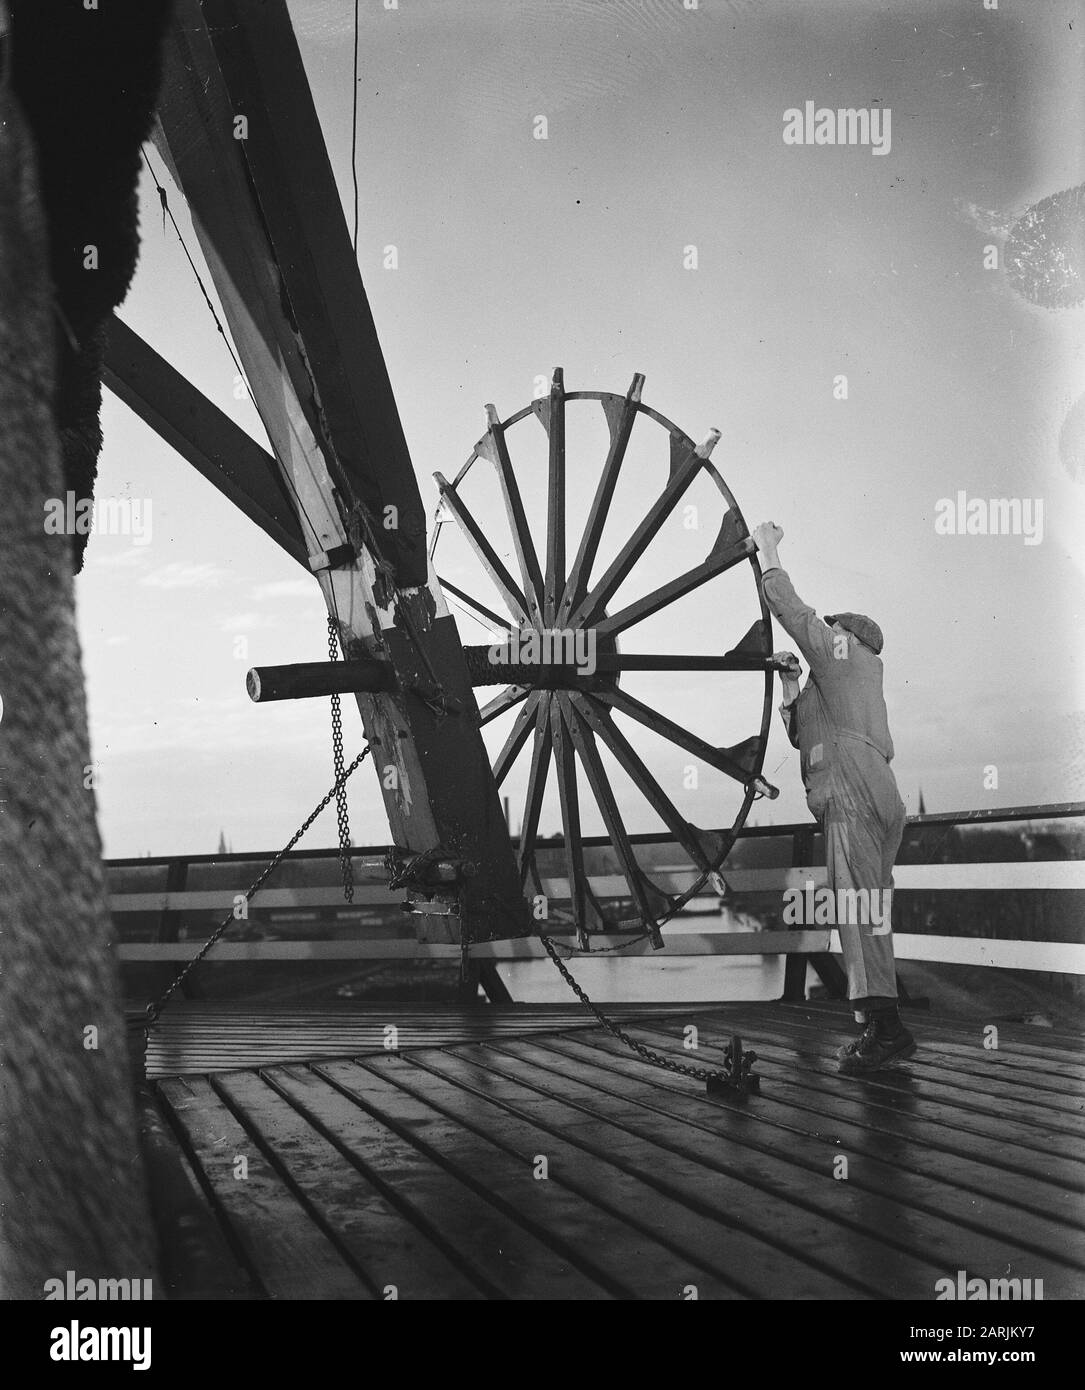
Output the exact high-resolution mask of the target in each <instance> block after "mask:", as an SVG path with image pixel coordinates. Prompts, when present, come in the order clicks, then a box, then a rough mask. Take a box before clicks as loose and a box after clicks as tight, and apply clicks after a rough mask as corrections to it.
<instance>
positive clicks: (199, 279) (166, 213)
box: [139, 145, 252, 399]
mask: <svg viewBox="0 0 1085 1390" xmlns="http://www.w3.org/2000/svg"><path fill="white" fill-rule="evenodd" d="M139 152H140V156H141V157H142V159H143V162H144V164H145V165H146V166H147V172H148V174H150V176H151V178H152V180H153V181H154V186H155V188H156V189H157V191H158V201H159V202H160V203H161V204H162V221H163V225H165V220H166V218H167V217H168V218H169V220H170V221H171V222H172V223H173V230H174V231H175V232H176V233H177V240H178V241H179V242H180V243H181V250H182V251H183V252H184V253H185V259H186V260H187V261H188V264H189V266H190V267H191V270H192V273H193V275H195V277H196V283H197V285H199V287H200V293H201V294H202V295H203V297H204V302H205V303H206V305H207V307H208V308H209V309H210V310H211V317H212V318H213V319H214V320H215V327H216V328H217V329H218V331H219V332H220V333H221V334H222V341H223V342H224V343H225V344H226V351H227V352H228V353H229V354H230V359H231V361H232V362H233V364H234V366H235V368H236V369H237V374H238V376H239V377H240V378H241V380H242V381H243V382H244V384H245V390H246V391H248V393H249V397H250V399H251V398H252V387H251V386H250V385H249V381H248V377H246V375H245V373H244V370H243V369H242V366H241V363H240V362H239V361H238V360H237V353H236V352H234V346H233V344H232V343H231V342H230V339H229V338H228V337H227V335H226V329H225V328H223V326H222V320H221V319H220V318H219V316H218V311H217V310H216V308H215V306H214V303H213V302H212V300H211V296H210V295H209V294H208V293H207V286H206V285H205V284H204V282H203V276H202V275H201V274H200V272H199V270H198V269H197V268H196V262H195V261H194V260H193V259H192V256H191V255H190V253H189V249H188V246H187V245H186V244H185V239H184V237H183V236H182V235H181V229H180V227H179V226H178V225H177V219H176V217H174V215H173V209H172V208H171V207H170V204H169V199H168V198H167V196H166V190H165V189H164V188H163V187H162V185H161V183H159V181H158V176H157V174H156V173H155V171H154V170H153V169H152V168H151V161H150V160H149V159H148V158H147V150H146V147H145V146H143V145H140V147H139Z"/></svg>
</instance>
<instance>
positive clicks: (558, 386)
mask: <svg viewBox="0 0 1085 1390" xmlns="http://www.w3.org/2000/svg"><path fill="white" fill-rule="evenodd" d="M539 418H540V419H541V420H542V421H543V424H544V426H545V427H546V433H547V435H548V436H549V439H550V458H549V466H548V475H547V486H546V582H545V590H544V598H543V618H544V622H545V623H546V625H547V626H552V625H553V624H554V622H555V620H556V615H557V609H558V601H559V600H560V598H561V596H562V594H563V593H564V591H565V380H564V373H563V372H562V370H561V368H560V367H555V368H554V376H553V380H552V381H551V383H550V397H549V399H548V401H547V402H546V410H545V411H543V412H540V414H539Z"/></svg>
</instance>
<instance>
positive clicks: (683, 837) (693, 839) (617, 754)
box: [572, 694, 716, 873]
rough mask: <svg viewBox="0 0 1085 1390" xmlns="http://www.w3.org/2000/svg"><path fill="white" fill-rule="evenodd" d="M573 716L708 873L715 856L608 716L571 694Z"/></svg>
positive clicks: (694, 860) (687, 851) (700, 866)
mask: <svg viewBox="0 0 1085 1390" xmlns="http://www.w3.org/2000/svg"><path fill="white" fill-rule="evenodd" d="M572 703H573V705H574V707H575V708H576V711H577V713H578V714H579V715H580V716H581V718H582V719H583V720H584V721H585V723H587V724H588V725H589V726H590V728H591V729H592V730H593V731H594V732H595V733H596V734H597V735H598V737H599V738H601V739H602V740H603V742H604V743H605V744H606V746H607V747H608V748H609V749H610V751H611V753H612V754H613V755H614V758H615V760H616V761H617V762H618V764H619V766H621V767H622V768H623V769H624V771H625V773H626V775H627V776H628V777H629V780H630V781H631V782H632V783H633V785H634V786H635V787H636V788H637V790H638V791H639V792H640V794H641V796H643V797H644V799H645V801H647V802H648V804H649V806H651V808H652V810H653V811H654V812H655V813H656V815H657V816H658V817H659V818H660V820H661V821H662V822H663V824H664V825H665V826H666V827H667V829H668V830H669V831H670V832H671V834H672V835H673V836H674V838H675V839H676V840H677V841H678V843H679V844H680V845H681V846H682V848H683V849H684V850H685V852H686V853H687V854H688V855H689V857H690V859H691V860H692V861H693V863H694V864H696V866H697V868H698V869H699V870H700V871H701V872H702V873H707V872H708V871H710V870H711V869H712V868H713V866H714V862H715V858H716V856H712V857H711V858H710V857H709V855H708V853H707V852H706V847H705V844H704V843H703V842H702V838H701V836H702V835H703V833H704V832H699V831H697V830H696V829H695V827H694V826H691V825H690V824H689V822H688V821H687V820H686V819H685V817H684V816H683V815H682V813H681V812H680V811H679V809H678V807H677V806H675V804H674V802H673V801H671V799H670V797H669V796H668V795H667V793H666V792H665V791H664V790H663V788H662V787H661V786H660V785H659V783H658V782H657V781H656V779H655V778H654V777H653V776H652V774H651V773H650V772H649V771H648V769H647V767H645V765H644V762H643V761H642V759H641V757H640V755H639V754H638V753H637V751H636V749H635V748H634V747H633V745H632V744H631V743H630V742H629V740H628V739H627V738H626V736H625V735H624V734H623V733H622V731H621V729H619V728H618V727H617V725H616V724H615V723H614V721H613V720H612V719H611V718H610V716H609V715H608V714H607V713H606V712H605V711H604V710H601V709H600V708H599V707H598V706H597V705H596V704H595V703H594V701H592V700H591V699H590V698H589V697H588V696H586V695H580V694H574V695H573V696H572Z"/></svg>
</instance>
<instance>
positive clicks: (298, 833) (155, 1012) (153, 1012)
mask: <svg viewBox="0 0 1085 1390" xmlns="http://www.w3.org/2000/svg"><path fill="white" fill-rule="evenodd" d="M368 754H369V744H368V743H367V744H366V746H365V747H364V748H363V749H362V751H361V752H360V753H359V754H358V756H357V757H356V758H355V759H354V761H353V762H352V763H351V765H350V766H349V767H348V768H344V770H343V771H342V772H341V773H340V774H339V776H338V777H337V778H336V779H335V784H334V786H333V787H332V788H331V789H330V791H328V793H327V794H326V795H325V797H324V798H323V800H322V801H321V802H320V805H319V806H317V807H315V808H314V809H313V810H312V811H311V812H310V813H309V815H308V816H306V818H305V820H304V821H303V822H302V824H301V825H300V826H299V827H298V828H297V830H295V831H294V833H293V835H291V837H290V839H289V841H288V842H287V844H285V845H284V846H283V847H282V849H281V850H279V852H278V854H276V855H275V857H274V859H272V860H270V861H269V862H268V864H267V865H266V866H265V867H264V870H263V872H262V873H261V874H260V876H259V878H257V880H256V881H255V883H253V885H252V886H251V887H250V888H249V890H248V892H247V893H246V894H245V901H246V902H251V901H252V899H253V898H254V897H255V896H256V894H257V893H258V892H259V891H260V889H261V887H262V886H263V883H264V881H265V879H267V878H268V876H269V875H270V874H271V873H273V872H274V870H275V869H276V868H278V866H279V864H280V862H281V861H282V859H283V858H284V857H285V856H286V855H287V854H289V853H290V851H291V850H292V849H293V848H294V846H295V845H296V844H297V843H298V841H299V840H300V839H301V837H302V836H303V835H304V834H305V832H306V831H307V830H308V829H309V827H310V826H311V825H312V823H313V821H315V820H316V818H317V816H319V815H320V813H321V811H323V809H324V807H325V806H327V804H328V803H329V802H330V801H331V799H332V797H333V796H335V795H337V793H338V792H339V791H340V790H341V788H342V787H343V786H344V785H345V783H346V781H347V778H348V777H350V775H351V773H352V772H354V771H355V769H356V768H358V767H360V766H361V763H362V762H363V760H364V759H365V758H366V757H367V756H368ZM236 920H237V918H236V917H235V916H234V910H233V909H232V908H231V910H230V912H229V914H228V915H227V916H226V917H225V918H224V919H223V921H222V922H221V923H220V924H219V926H218V927H217V928H216V929H215V931H214V932H212V934H211V935H210V936H209V937H208V938H207V940H206V941H205V942H204V943H203V945H202V946H201V947H200V949H199V950H198V951H197V952H196V954H195V955H194V956H193V957H192V959H191V960H190V961H188V962H187V963H186V964H185V966H184V969H183V970H182V971H181V973H180V974H179V975H178V976H177V978H176V979H175V980H174V981H173V983H172V984H171V985H170V986H169V988H168V989H167V990H165V992H164V993H163V994H161V995H160V996H159V997H158V999H156V1000H155V1001H154V1003H153V1004H148V1005H147V1023H146V1027H148V1028H150V1027H151V1025H152V1024H153V1023H155V1022H156V1021H157V1019H158V1016H159V1014H161V1012H162V1010H163V1009H164V1008H165V1007H166V1005H167V1004H168V1003H169V1001H170V999H171V997H172V996H173V994H174V992H175V991H176V990H177V989H178V988H179V987H180V986H181V985H182V984H183V983H184V981H185V977H186V976H187V975H188V974H189V973H190V972H191V971H193V970H195V968H196V966H197V965H199V963H200V961H201V960H203V958H204V956H206V955H207V953H208V951H210V949H211V947H212V946H214V945H215V943H216V942H217V941H218V939H219V937H220V936H221V935H222V933H223V932H224V931H226V929H227V928H228V927H229V926H230V925H231V924H232V923H233V922H235V921H236Z"/></svg>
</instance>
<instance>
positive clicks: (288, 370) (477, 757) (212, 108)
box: [157, 0, 531, 940]
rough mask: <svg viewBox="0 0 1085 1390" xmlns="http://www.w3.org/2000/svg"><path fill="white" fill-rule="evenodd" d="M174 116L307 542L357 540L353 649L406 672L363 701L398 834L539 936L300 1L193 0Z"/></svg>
mask: <svg viewBox="0 0 1085 1390" xmlns="http://www.w3.org/2000/svg"><path fill="white" fill-rule="evenodd" d="M242 117H243V118H244V121H241V119H240V118H242ZM159 122H160V130H159V134H158V137H157V139H158V143H159V148H160V150H161V152H162V153H163V155H164V157H165V158H166V160H167V163H168V164H169V166H170V169H171V171H172V173H173V177H174V180H175V182H176V183H177V184H178V186H179V187H180V188H181V190H182V191H183V193H184V195H185V197H186V198H187V200H188V205H189V211H190V213H191V215H192V222H193V226H194V228H195V230H196V234H197V236H198V238H199V241H200V246H201V249H202V251H203V255H204V259H205V260H206V262H207V266H208V269H209V271H210V273H211V278H212V280H213V282H214V285H215V288H216V290H217V292H218V297H219V301H220V303H221V305H222V308H223V313H224V315H225V318H226V321H227V323H228V325H229V328H230V332H231V336H232V338H233V341H234V345H235V347H236V349H237V353H238V356H239V358H240V360H241V363H242V365H243V367H244V370H245V374H246V377H247V379H248V382H249V385H250V388H251V390H252V393H253V397H254V400H255V402H256V405H257V408H258V410H259V412H260V417H261V420H262V421H263V424H264V428H265V429H266V430H267V434H268V439H269V440H270V442H271V446H272V449H273V450H274V453H275V456H276V459H277V460H278V463H279V467H280V469H281V472H282V476H283V480H284V483H285V486H286V488H287V491H288V493H289V495H290V497H291V499H292V502H293V504H294V506H295V508H296V512H297V516H298V522H299V525H300V527H301V530H302V533H303V535H304V537H305V545H306V553H307V554H308V555H310V556H313V555H317V554H319V553H320V552H325V553H327V554H329V555H330V554H331V553H333V552H335V553H337V555H339V556H342V555H343V553H344V552H343V548H344V547H346V546H350V547H351V549H350V552H349V553H347V555H346V559H345V560H343V559H341V558H340V559H337V561H336V563H335V565H334V566H333V567H328V568H323V569H320V570H319V572H318V574H317V578H318V580H319V582H320V587H321V590H322V592H323V595H324V599H325V603H326V604H327V607H328V611H329V613H330V614H332V616H333V617H334V618H335V619H336V622H337V624H338V627H339V631H340V635H341V638H342V641H343V644H344V648H345V652H344V654H345V655H346V656H347V657H348V658H349V659H366V658H368V659H375V660H381V661H385V662H387V663H389V665H390V666H391V668H392V670H393V671H394V673H395V678H396V690H395V692H390V693H385V694H368V693H359V694H358V695H357V701H358V707H359V710H360V712H361V715H362V722H363V724H364V727H365V732H366V736H367V738H368V740H369V743H370V745H371V747H372V749H373V765H374V769H375V771H376V774H377V777H378V779H379V786H380V789H381V794H382V796H383V798H384V804H385V809H386V812H387V814H388V819H389V824H390V827H391V833H392V838H393V839H394V841H395V843H396V845H398V846H400V847H401V848H402V849H404V850H407V851H410V852H412V853H422V852H425V851H434V852H435V853H437V854H438V855H443V856H446V857H452V858H455V859H456V860H457V861H459V862H465V863H470V864H472V865H473V866H475V869H476V872H475V873H474V874H473V875H472V876H469V877H465V878H464V880H463V882H462V884H461V885H460V886H459V892H458V894H457V893H456V891H455V890H454V889H452V890H447V889H442V890H441V892H442V893H443V894H444V896H445V898H449V897H458V899H459V902H460V903H462V906H463V908H464V910H465V911H466V912H467V914H468V916H469V917H470V919H471V920H470V934H471V936H472V938H473V939H474V940H480V939H483V938H486V937H489V936H491V935H494V936H507V935H510V934H519V933H521V932H526V931H528V930H530V926H531V922H530V917H529V914H528V910H527V905H526V903H525V901H524V897H523V892H522V889H521V886H520V878H519V874H518V871H517V867H516V862H515V859H514V857H513V850H512V845H511V843H510V841H509V837H508V831H507V828H506V825H505V821H504V817H503V815H502V813H501V806H500V801H499V798H498V793H497V787H496V784H495V782H494V778H493V774H492V772H491V770H490V764H489V759H488V757H487V755H486V748H485V744H484V743H483V741H482V735H481V732H480V729H479V725H478V706H477V704H476V702H475V698H474V694H473V692H472V689H471V684H470V681H469V679H468V676H467V668H466V664H465V662H464V657H463V649H462V647H461V645H460V641H459V636H458V634H457V631H456V625H455V623H454V621H453V620H452V618H451V617H450V615H449V613H448V609H447V607H446V605H445V601H444V596H443V594H442V593H441V589H440V585H439V583H438V581H437V579H436V576H435V575H434V574H433V572H432V570H431V569H430V568H429V564H428V558H427V556H426V547H425V524H424V517H423V513H422V508H421V501H420V495H419V492H418V486H417V483H416V481H415V476H414V471H413V468H412V466H411V460H410V457H409V454H408V452H407V447H406V442H405V440H404V438H403V434H402V430H401V428H400V424H399V417H398V413H397V411H396V406H395V400H394V397H393V395H392V391H391V385H390V383H389V381H388V375H387V371H386V369H385V366H384V361H383V357H382V356H381V351H380V345H379V343H378V341H377V336H376V330H375V328H374V325H373V319H372V315H371V313H370V310H369V305H368V302H367V300H366V297H365V292H364V290H363V288H362V284H361V280H360V277H359V275H358V270H357V264H356V262H355V260H354V256H353V252H352V251H351V247H350V238H349V235H348V233H347V228H346V223H345V220H344V217H343V210H342V206H341V204H340V202H339V195H338V191H337V189H336V185H335V180H334V178H333V176H332V172H331V168H330V165H329V163H328V157H327V152H326V150H325V148H324V143H323V138H322V135H321V131H320V124H319V121H318V119H317V116H316V112H315V110H314V108H313V101H312V96H311V93H310V91H309V86H308V81H307V79H306V76H305V70H304V67H303V65H302V61H301V56H300V54H299V52H298V48H297V43H296V40H295V38H294V33H293V30H292V28H291V26H290V19H289V15H288V13H287V7H286V4H285V0H178V4H177V6H176V11H175V18H174V24H173V28H172V29H171V32H170V36H169V39H168V41H167V45H166V54H165V79H164V83H163V89H162V95H161V98H160V103H159ZM389 508H390V509H391V510H390V511H389V510H386V509H389ZM390 523H392V524H390ZM414 897H415V900H416V903H417V905H419V906H420V907H421V908H422V909H423V911H422V912H420V913H419V915H418V916H416V918H415V922H416V927H417V928H418V929H419V931H420V932H422V933H423V934H425V933H426V932H429V931H432V932H434V933H435V934H439V935H438V939H441V940H448V939H449V936H450V935H452V936H455V935H456V934H457V933H458V925H459V919H458V918H457V917H455V916H449V915H448V913H447V910H446V911H441V910H439V909H440V907H441V903H440V902H439V901H434V902H433V903H432V906H433V908H434V911H433V913H432V914H431V915H430V914H428V913H427V912H426V911H425V910H424V909H425V908H426V906H427V904H429V902H430V899H429V897H428V896H427V890H426V888H425V886H424V885H423V886H419V888H418V890H417V891H416V892H415V893H414ZM447 906H448V903H447V902H446V903H445V907H446V909H447Z"/></svg>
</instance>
